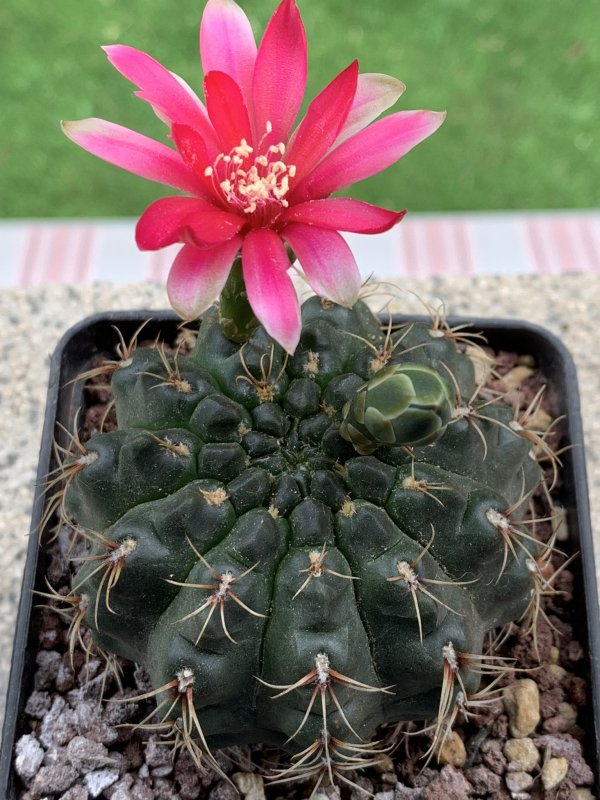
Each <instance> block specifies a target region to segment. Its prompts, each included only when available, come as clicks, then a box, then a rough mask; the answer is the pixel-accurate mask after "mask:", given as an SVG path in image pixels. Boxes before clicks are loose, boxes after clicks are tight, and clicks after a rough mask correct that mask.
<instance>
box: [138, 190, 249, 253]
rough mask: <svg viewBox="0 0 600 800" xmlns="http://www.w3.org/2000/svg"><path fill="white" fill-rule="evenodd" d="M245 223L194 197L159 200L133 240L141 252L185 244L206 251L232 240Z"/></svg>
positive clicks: (150, 206)
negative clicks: (205, 248) (207, 248)
mask: <svg viewBox="0 0 600 800" xmlns="http://www.w3.org/2000/svg"><path fill="white" fill-rule="evenodd" d="M244 224H245V220H243V219H240V218H239V217H236V216H235V214H228V213H227V212H226V211H221V209H220V208H216V207H215V206H213V205H211V204H210V203H206V202H205V201H204V200H198V199H197V198H196V197H162V198H161V199H160V200H156V201H155V202H154V203H152V204H151V205H149V206H148V208H147V209H146V210H145V211H144V213H143V214H142V216H141V217H140V218H139V220H138V223H137V225H136V229H135V240H136V243H137V246H138V247H139V248H140V250H159V249H160V248H161V247H167V245H170V244H174V243H175V242H186V243H187V244H193V245H196V246H197V247H206V246H210V245H214V244H219V243H220V242H225V241H227V240H228V239H231V238H233V237H234V236H235V235H236V234H237V233H239V231H240V230H241V228H242V227H243V225H244Z"/></svg>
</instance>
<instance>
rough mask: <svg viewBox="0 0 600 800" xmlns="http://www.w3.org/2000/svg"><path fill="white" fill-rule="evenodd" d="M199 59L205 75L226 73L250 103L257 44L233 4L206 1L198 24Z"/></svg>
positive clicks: (229, 0)
mask: <svg viewBox="0 0 600 800" xmlns="http://www.w3.org/2000/svg"><path fill="white" fill-rule="evenodd" d="M200 56H201V59H202V71H203V72H204V74H205V75H207V74H208V73H209V72H212V71H213V70H216V71H218V72H225V73H226V74H227V75H229V77H230V78H233V80H234V81H235V82H236V83H237V85H238V86H239V87H240V89H241V90H242V94H243V95H244V97H245V99H246V103H250V101H251V100H252V76H253V74H254V64H255V62H256V42H255V41H254V34H253V33H252V27H251V25H250V21H249V20H248V17H247V16H246V15H245V13H244V12H243V11H242V9H241V8H240V7H239V6H238V5H237V3H234V2H233V0H208V3H207V4H206V6H205V8H204V13H203V15H202V22H201V23H200Z"/></svg>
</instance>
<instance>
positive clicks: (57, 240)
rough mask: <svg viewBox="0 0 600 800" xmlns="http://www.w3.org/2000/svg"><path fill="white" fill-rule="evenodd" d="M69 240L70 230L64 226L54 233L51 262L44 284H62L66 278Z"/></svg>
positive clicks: (43, 279) (44, 277)
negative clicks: (66, 256)
mask: <svg viewBox="0 0 600 800" xmlns="http://www.w3.org/2000/svg"><path fill="white" fill-rule="evenodd" d="M68 238H69V230H68V228H65V227H63V226H61V227H59V228H56V230H54V231H53V233H52V243H51V246H50V247H51V250H50V254H49V255H50V262H49V265H48V271H47V273H46V275H44V276H43V278H42V282H45V283H60V282H61V279H62V278H63V277H64V274H63V273H64V269H65V263H66V259H65V255H66V250H67V241H68Z"/></svg>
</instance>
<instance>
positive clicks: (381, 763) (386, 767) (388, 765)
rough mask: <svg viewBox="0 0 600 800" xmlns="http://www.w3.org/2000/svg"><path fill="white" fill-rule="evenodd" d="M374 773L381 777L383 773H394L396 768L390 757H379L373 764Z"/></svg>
mask: <svg viewBox="0 0 600 800" xmlns="http://www.w3.org/2000/svg"><path fill="white" fill-rule="evenodd" d="M374 767H375V772H379V774H380V775H381V774H382V773H384V772H394V771H395V769H396V767H395V766H394V762H393V761H392V759H391V758H390V756H388V755H386V754H384V755H382V756H380V757H379V760H378V761H377V762H376V763H375V764H374Z"/></svg>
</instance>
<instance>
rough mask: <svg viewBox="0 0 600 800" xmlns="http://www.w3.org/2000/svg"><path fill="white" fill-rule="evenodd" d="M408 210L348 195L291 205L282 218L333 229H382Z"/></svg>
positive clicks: (398, 220) (369, 231)
mask: <svg viewBox="0 0 600 800" xmlns="http://www.w3.org/2000/svg"><path fill="white" fill-rule="evenodd" d="M405 214H406V210H404V211H388V210H387V209H385V208H380V207H379V206H373V205H371V204H370V203H363V202H362V201H361V200H352V199H350V198H349V197H330V198H327V199H325V200H308V201H307V202H306V203H300V204H298V205H295V206H290V208H288V209H286V210H285V211H284V212H283V214H281V216H280V217H279V219H280V220H282V221H283V222H302V223H304V224H305V225H315V226H316V227H317V228H325V229H327V230H334V231H352V233H383V232H384V231H389V229H390V228H393V227H394V225H397V224H398V223H399V222H400V220H401V219H402V218H403V217H404V215H405Z"/></svg>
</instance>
